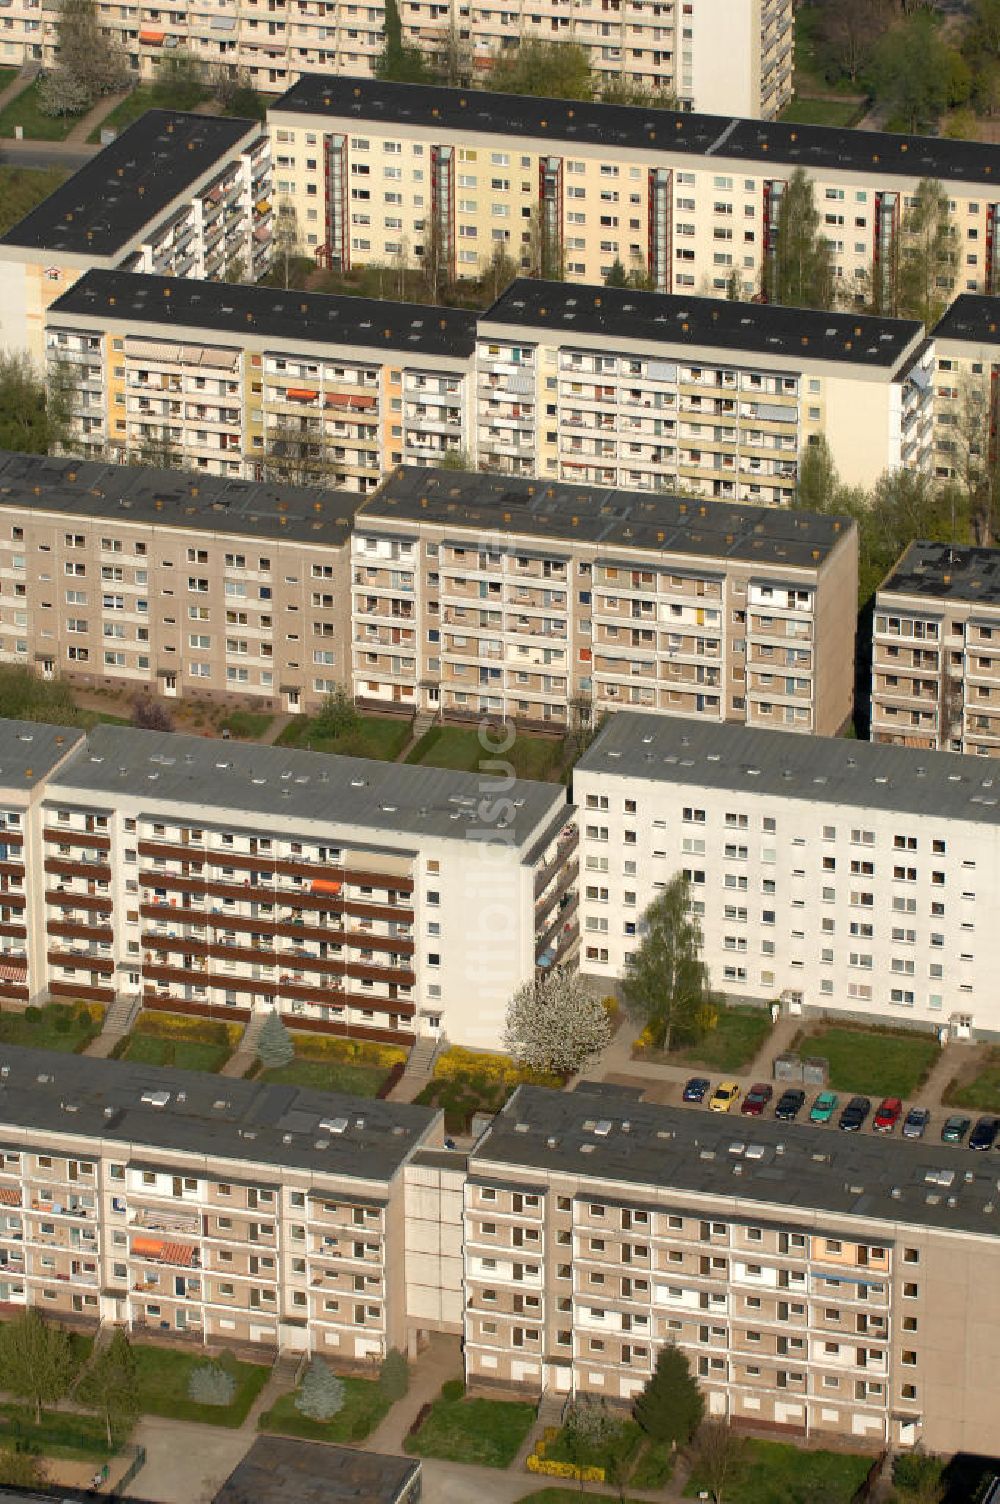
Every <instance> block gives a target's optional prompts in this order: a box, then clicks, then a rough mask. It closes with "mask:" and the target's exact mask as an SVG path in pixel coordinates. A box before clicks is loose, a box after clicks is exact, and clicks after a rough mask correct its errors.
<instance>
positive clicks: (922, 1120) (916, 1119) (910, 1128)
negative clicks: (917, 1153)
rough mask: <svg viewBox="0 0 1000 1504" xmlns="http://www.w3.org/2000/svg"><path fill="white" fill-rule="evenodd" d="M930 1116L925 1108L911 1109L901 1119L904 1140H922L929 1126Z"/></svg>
mask: <svg viewBox="0 0 1000 1504" xmlns="http://www.w3.org/2000/svg"><path fill="white" fill-rule="evenodd" d="M930 1121H931V1115H930V1113H929V1112H928V1110H927V1108H926V1107H911V1108H910V1110H909V1112H908V1113H907V1114H906V1117H905V1118H904V1119H903V1137H904V1138H923V1136H924V1134H925V1133H926V1132H927V1129H928V1127H929V1126H930Z"/></svg>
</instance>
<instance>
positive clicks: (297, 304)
mask: <svg viewBox="0 0 1000 1504" xmlns="http://www.w3.org/2000/svg"><path fill="white" fill-rule="evenodd" d="M49 313H50V315H51V314H52V313H56V314H63V315H72V314H86V315H89V316H90V317H92V318H98V319H106V318H108V316H109V315H110V316H111V317H112V318H114V319H115V320H116V321H119V322H120V321H123V320H124V321H126V322H135V323H139V324H163V325H169V326H171V327H174V328H177V329H188V328H197V329H206V330H209V331H211V332H212V333H214V334H216V335H218V336H220V338H219V339H218V340H217V341H216V343H218V344H224V343H225V336H226V335H227V334H228V335H234V336H237V339H236V343H237V344H239V345H242V343H243V337H244V336H245V335H247V334H258V335H264V336H265V337H266V338H267V339H273V340H275V341H277V342H278V343H279V344H280V343H281V342H287V341H290V340H307V341H310V342H311V343H313V344H329V345H341V346H343V345H354V346H361V347H363V348H367V349H375V350H381V349H385V350H394V351H397V352H403V351H406V352H410V353H412V354H414V355H445V356H449V355H450V356H454V357H455V358H456V359H461V360H466V359H467V358H468V357H469V355H471V353H472V351H473V349H474V347H475V342H476V315H475V314H474V313H471V312H469V311H468V310H466V309H464V308H438V307H435V306H427V305H424V304H422V303H393V302H389V301H388V300H387V301H384V302H383V301H382V299H381V298H346V297H341V296H339V295H336V294H328V293H320V292H285V291H283V290H282V289H281V288H275V287H252V286H251V287H245V286H242V285H238V284H233V283H231V282H201V281H196V280H194V279H190V278H181V277H154V276H150V275H148V274H146V273H143V272H120V271H89V272H87V273H86V275H85V276H83V277H81V278H80V279H79V281H78V282H76V283H75V284H74V285H73V286H72V287H71V288H70V289H69V291H68V292H65V293H63V295H62V297H61V298H58V299H57V300H56V302H54V303H53V304H52V307H51V308H50V310H49ZM359 358H360V357H359Z"/></svg>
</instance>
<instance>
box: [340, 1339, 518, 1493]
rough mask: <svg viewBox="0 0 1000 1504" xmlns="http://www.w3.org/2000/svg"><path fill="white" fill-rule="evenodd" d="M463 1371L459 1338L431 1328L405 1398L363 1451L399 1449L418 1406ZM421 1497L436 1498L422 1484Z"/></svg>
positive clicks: (373, 1434) (425, 1402)
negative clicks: (422, 1493)
mask: <svg viewBox="0 0 1000 1504" xmlns="http://www.w3.org/2000/svg"><path fill="white" fill-rule="evenodd" d="M463 1371H464V1370H463V1365H462V1346H461V1342H460V1340H459V1338H458V1337H451V1336H447V1335H445V1334H444V1333H443V1332H434V1333H433V1334H432V1336H431V1340H430V1343H429V1345H428V1346H427V1347H425V1348H424V1350H423V1352H422V1353H421V1354H420V1357H419V1358H418V1359H417V1361H416V1363H414V1364H413V1365H412V1366H411V1370H410V1388H409V1391H408V1393H407V1395H406V1397H405V1399H401V1400H400V1401H399V1402H398V1404H395V1405H393V1407H392V1409H391V1410H390V1411H389V1414H388V1415H387V1416H386V1418H385V1420H384V1421H383V1422H382V1424H381V1425H380V1426H377V1427H376V1429H375V1430H374V1431H373V1432H372V1434H371V1435H370V1436H369V1438H368V1440H367V1441H366V1442H365V1443H364V1449H365V1451H366V1452H390V1453H392V1454H394V1455H398V1454H399V1453H401V1452H402V1451H403V1442H404V1441H405V1439H406V1434H407V1432H408V1431H409V1429H410V1427H411V1426H412V1424H413V1422H414V1420H415V1419H416V1417H417V1414H418V1412H419V1410H420V1408H421V1406H422V1405H429V1404H430V1403H431V1401H432V1400H436V1399H437V1397H438V1395H439V1394H440V1393H441V1385H442V1384H445V1383H447V1381H448V1380H449V1379H460V1378H461V1377H462V1375H463ZM473 1471H474V1472H477V1473H478V1472H479V1471H480V1470H479V1469H478V1468H474V1469H473ZM522 1492H524V1490H522ZM424 1497H425V1498H426V1499H428V1500H435V1501H436V1499H437V1495H436V1494H433V1493H428V1491H427V1489H426V1488H425V1489H424ZM474 1497H475V1493H474V1492H473V1493H469V1494H467V1495H466V1498H467V1500H471V1499H472V1498H474ZM515 1497H517V1496H516V1495H515Z"/></svg>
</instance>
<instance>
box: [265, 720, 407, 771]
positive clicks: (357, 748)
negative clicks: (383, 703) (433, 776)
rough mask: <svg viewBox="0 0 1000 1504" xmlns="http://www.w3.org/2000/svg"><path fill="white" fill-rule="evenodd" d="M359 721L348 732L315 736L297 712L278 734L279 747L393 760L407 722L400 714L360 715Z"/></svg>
mask: <svg viewBox="0 0 1000 1504" xmlns="http://www.w3.org/2000/svg"><path fill="white" fill-rule="evenodd" d="M359 719H360V722H361V725H360V727H359V729H358V730H357V731H353V732H351V733H350V735H348V736H334V737H330V736H317V735H316V733H315V732H314V731H312V729H311V728H312V724H313V723H312V721H311V720H310V719H309V718H308V717H306V716H300V717H298V718H297V719H296V720H294V721H292V722H291V724H290V725H288V726H286V727H285V729H284V731H283V732H282V733H281V735H280V736H279V737H278V745H279V746H281V747H302V748H303V749H306V748H308V749H310V750H311V751H313V752H335V753H338V754H339V755H340V756H342V757H375V758H378V759H379V760H380V761H382V762H394V761H395V760H396V758H397V757H398V756H399V754H400V752H402V750H403V748H404V747H405V746H406V744H407V742H408V741H409V740H410V736H411V731H410V722H409V719H408V718H406V717H403V716H388V715H363V716H360V717H359Z"/></svg>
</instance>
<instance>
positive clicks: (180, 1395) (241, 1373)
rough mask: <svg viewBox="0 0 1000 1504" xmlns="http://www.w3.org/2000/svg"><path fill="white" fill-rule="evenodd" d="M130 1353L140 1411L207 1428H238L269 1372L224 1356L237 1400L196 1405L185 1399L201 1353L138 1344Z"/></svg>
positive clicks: (257, 1366)
mask: <svg viewBox="0 0 1000 1504" xmlns="http://www.w3.org/2000/svg"><path fill="white" fill-rule="evenodd" d="M132 1351H133V1353H134V1354H135V1366H136V1380H137V1383H136V1389H137V1394H138V1401H139V1408H140V1410H142V1411H143V1412H144V1413H145V1414H146V1415H165V1416H167V1417H168V1418H169V1419H171V1420H197V1421H202V1422H203V1423H204V1424H205V1425H209V1426H229V1427H231V1428H235V1427H237V1426H241V1425H242V1424H243V1422H244V1421H245V1420H246V1418H247V1411H248V1410H249V1409H250V1406H251V1405H252V1404H253V1402H254V1400H255V1399H256V1398H257V1395H258V1394H259V1393H260V1391H261V1390H262V1389H263V1387H264V1385H265V1384H266V1382H267V1376H268V1374H269V1373H270V1371H271V1370H270V1369H269V1368H267V1367H265V1366H263V1365H262V1364H259V1363H241V1362H239V1361H238V1360H237V1359H236V1358H232V1357H230V1356H229V1355H228V1354H225V1355H224V1356H223V1358H222V1360H221V1361H222V1362H223V1364H224V1366H225V1367H226V1368H227V1369H228V1371H229V1372H230V1373H231V1374H232V1376H233V1378H234V1379H235V1380H236V1398H235V1399H234V1400H233V1403H232V1404H231V1405H224V1406H222V1405H197V1404H195V1402H194V1401H193V1400H190V1399H188V1379H189V1377H190V1374H191V1370H192V1368H196V1367H197V1366H198V1364H199V1363H204V1362H205V1357H204V1355H203V1354H201V1353H185V1352H175V1351H174V1350H173V1348H168V1347H150V1346H140V1345H138V1344H136V1345H134V1346H133V1348H132ZM213 1361H220V1360H219V1359H215V1360H213Z"/></svg>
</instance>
